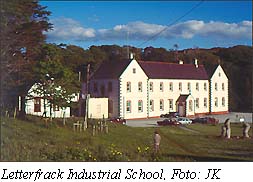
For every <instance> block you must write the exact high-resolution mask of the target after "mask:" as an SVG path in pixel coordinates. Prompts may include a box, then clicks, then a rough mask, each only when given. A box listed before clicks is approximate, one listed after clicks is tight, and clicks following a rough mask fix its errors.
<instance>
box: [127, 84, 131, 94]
mask: <svg viewBox="0 0 253 182" xmlns="http://www.w3.org/2000/svg"><path fill="white" fill-rule="evenodd" d="M127 92H131V82H127Z"/></svg>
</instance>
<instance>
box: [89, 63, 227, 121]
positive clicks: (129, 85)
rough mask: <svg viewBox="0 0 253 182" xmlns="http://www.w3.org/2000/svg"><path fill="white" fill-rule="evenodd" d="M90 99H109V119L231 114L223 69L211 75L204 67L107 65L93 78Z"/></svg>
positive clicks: (167, 64)
mask: <svg viewBox="0 0 253 182" xmlns="http://www.w3.org/2000/svg"><path fill="white" fill-rule="evenodd" d="M89 88H90V89H89V92H90V94H91V97H106V98H108V102H109V104H108V112H109V115H108V116H109V117H123V118H125V119H134V118H150V117H159V116H160V115H161V114H164V113H167V112H179V114H180V115H181V116H194V115H201V114H207V113H224V112H228V78H227V76H226V74H225V73H224V71H223V69H222V68H221V66H220V65H219V66H217V67H216V69H215V70H214V72H213V73H212V75H211V76H209V74H208V73H207V71H206V69H205V68H204V66H203V65H198V63H197V60H196V61H195V64H183V62H180V64H175V63H167V62H150V61H136V60H135V59H132V60H124V61H110V62H104V63H103V64H102V65H101V66H100V68H99V69H98V70H97V71H96V72H95V73H94V74H93V75H92V76H91V79H90V85H89Z"/></svg>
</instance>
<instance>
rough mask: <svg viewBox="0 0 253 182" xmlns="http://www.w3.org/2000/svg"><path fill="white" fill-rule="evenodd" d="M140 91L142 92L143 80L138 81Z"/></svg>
mask: <svg viewBox="0 0 253 182" xmlns="http://www.w3.org/2000/svg"><path fill="white" fill-rule="evenodd" d="M138 91H139V92H142V82H138Z"/></svg>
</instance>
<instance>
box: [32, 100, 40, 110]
mask: <svg viewBox="0 0 253 182" xmlns="http://www.w3.org/2000/svg"><path fill="white" fill-rule="evenodd" d="M34 112H41V99H40V98H34Z"/></svg>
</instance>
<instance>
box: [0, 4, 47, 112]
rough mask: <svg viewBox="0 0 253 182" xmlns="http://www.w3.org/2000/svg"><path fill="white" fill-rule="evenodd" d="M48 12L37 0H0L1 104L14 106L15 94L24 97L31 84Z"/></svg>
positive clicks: (15, 102)
mask: <svg viewBox="0 0 253 182" xmlns="http://www.w3.org/2000/svg"><path fill="white" fill-rule="evenodd" d="M49 15H50V12H49V11H47V10H46V7H43V6H41V5H39V4H38V1H36V0H19V1H18V0H9V1H1V21H0V26H1V28H0V30H1V33H0V39H1V47H0V50H1V52H0V59H1V67H0V69H1V70H0V71H1V88H0V90H1V108H2V109H3V108H4V109H7V107H8V108H9V109H13V108H14V107H16V106H17V98H18V96H19V95H21V96H22V112H21V114H22V115H23V114H24V110H25V107H24V97H25V95H26V93H27V91H28V89H29V87H30V86H31V85H32V84H33V82H34V80H33V78H34V77H33V72H32V69H31V68H32V67H34V65H35V63H36V60H38V55H40V48H41V45H42V44H43V43H44V40H45V35H44V34H43V32H44V31H48V30H49V29H51V28H52V26H51V24H50V23H48V16H49Z"/></svg>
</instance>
